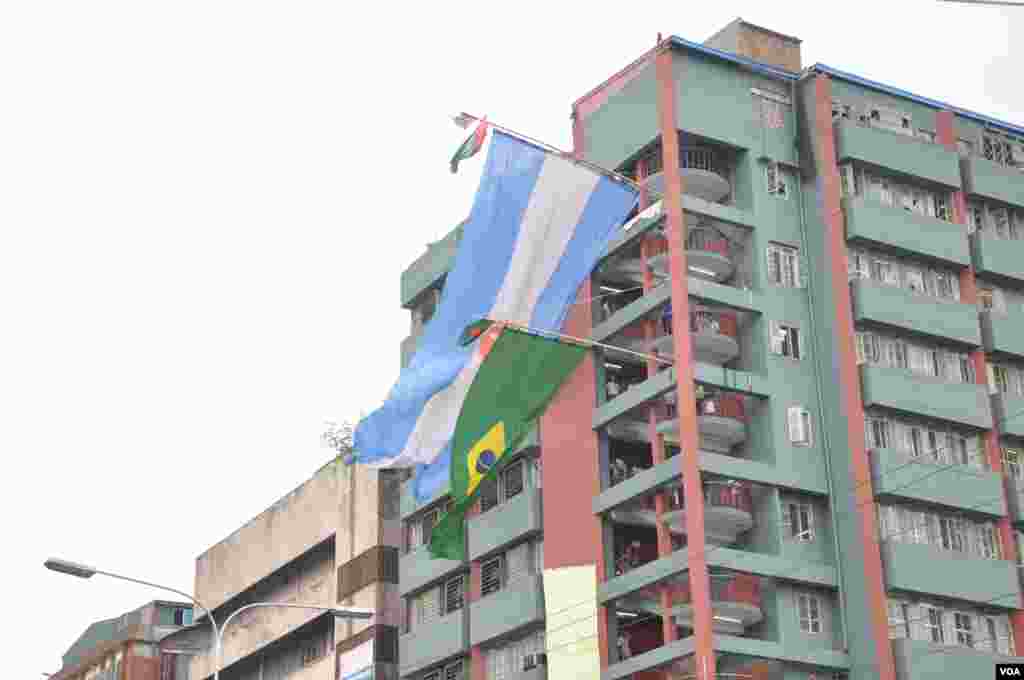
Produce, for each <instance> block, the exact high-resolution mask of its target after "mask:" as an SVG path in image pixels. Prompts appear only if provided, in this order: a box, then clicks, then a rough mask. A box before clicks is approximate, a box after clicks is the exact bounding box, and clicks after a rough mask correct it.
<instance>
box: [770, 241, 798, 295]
mask: <svg viewBox="0 0 1024 680" xmlns="http://www.w3.org/2000/svg"><path fill="white" fill-rule="evenodd" d="M767 254H768V282H769V283H771V284H773V285H776V286H782V287H784V288H801V287H802V285H801V281H800V250H799V248H794V247H792V246H784V245H781V244H777V243H773V244H771V245H770V246H768V250H767Z"/></svg>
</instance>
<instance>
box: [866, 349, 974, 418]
mask: <svg viewBox="0 0 1024 680" xmlns="http://www.w3.org/2000/svg"><path fill="white" fill-rule="evenodd" d="M860 378H861V389H862V396H863V397H864V405H865V406H868V407H870V406H880V407H882V408H890V409H894V410H896V411H901V412H903V413H911V414H919V415H923V416H927V417H929V418H935V419H937V420H946V421H949V422H953V423H961V424H963V425H968V426H970V427H974V428H977V429H983V430H984V429H989V428H991V427H992V413H991V409H990V407H989V403H988V401H989V399H988V393H987V391H986V389H985V387H984V386H982V385H974V384H969V383H948V382H943V381H940V380H938V379H937V378H936V379H929V378H923V377H920V376H915V375H914V374H912V373H911V372H910V371H905V370H901V369H897V368H883V367H880V366H868V365H862V366H861V367H860Z"/></svg>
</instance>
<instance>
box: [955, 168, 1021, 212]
mask: <svg viewBox="0 0 1024 680" xmlns="http://www.w3.org/2000/svg"><path fill="white" fill-rule="evenodd" d="M962 165H963V171H964V189H965V190H966V191H967V192H968V193H969V194H972V195H974V196H983V197H985V198H991V199H994V200H996V201H1000V202H1002V203H1009V204H1010V205H1015V206H1017V207H1018V208H1024V174H1022V173H1021V172H1020V171H1019V170H1014V169H1012V168H1008V167H1006V166H1005V165H999V164H998V163H994V162H992V161H990V160H988V159H987V158H978V157H976V156H972V157H970V158H965V159H964V160H963V162H962Z"/></svg>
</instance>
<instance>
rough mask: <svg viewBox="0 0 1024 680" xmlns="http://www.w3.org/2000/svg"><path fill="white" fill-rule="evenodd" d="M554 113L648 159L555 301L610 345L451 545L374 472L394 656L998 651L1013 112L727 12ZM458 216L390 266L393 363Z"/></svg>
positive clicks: (487, 661)
mask: <svg viewBox="0 0 1024 680" xmlns="http://www.w3.org/2000/svg"><path fill="white" fill-rule="evenodd" d="M572 124H573V140H574V153H575V154H576V155H577V156H578V157H580V158H583V159H586V160H588V161H591V162H594V163H597V164H599V165H602V166H604V167H606V168H610V169H615V170H617V171H618V172H621V173H623V174H626V175H629V176H630V177H633V178H635V179H636V180H637V181H638V182H639V183H640V184H641V186H642V187H643V189H642V194H641V203H640V206H639V208H638V211H637V213H636V215H635V216H634V217H633V218H632V219H631V220H630V221H629V222H628V223H627V224H626V225H625V227H624V229H623V231H622V233H621V235H620V236H619V237H618V238H617V239H616V240H615V242H614V243H613V244H612V245H611V246H610V247H609V249H608V251H607V253H606V255H605V257H604V259H603V260H602V262H601V263H600V264H599V266H598V267H597V268H596V269H595V270H594V272H593V274H592V276H591V278H590V280H589V282H587V283H586V284H585V285H584V286H583V287H582V288H581V290H580V291H579V297H578V300H577V304H576V306H574V307H573V311H572V312H571V314H570V317H569V319H568V320H567V322H566V326H565V332H566V333H568V334H571V335H575V336H582V337H590V338H593V339H594V340H596V341H599V342H601V343H604V344H606V345H609V346H612V349H601V350H595V351H594V352H592V353H591V355H590V356H588V358H587V359H586V360H585V361H584V363H583V365H582V366H581V367H580V368H579V369H578V370H577V372H576V373H575V374H574V376H573V377H572V378H571V379H570V380H569V381H568V382H567V384H566V385H565V387H564V388H563V390H562V391H561V393H560V394H559V396H558V397H557V398H556V400H555V401H554V402H552V404H551V405H550V407H549V408H548V410H547V412H546V413H545V414H544V416H542V417H541V418H540V420H539V422H538V423H537V428H536V431H535V433H534V436H533V437H532V439H531V440H530V441H529V442H528V443H527V444H526V445H524V446H523V447H522V449H521V450H520V451H518V452H517V453H516V455H515V456H514V457H513V458H511V459H509V463H508V465H506V466H505V469H504V471H503V472H502V475H501V478H500V480H499V481H498V483H497V484H495V485H494V486H492V487H490V488H487V489H486V490H484V492H483V493H482V495H481V498H480V501H479V503H478V504H477V507H476V508H475V509H474V511H473V513H472V516H471V518H470V519H469V521H468V523H467V529H466V530H467V545H468V558H467V560H466V561H465V562H450V561H444V560H431V559H430V558H429V556H428V555H427V554H426V551H425V550H424V549H423V545H424V544H425V542H426V541H427V539H428V538H429V534H430V530H431V527H432V526H433V524H434V523H435V522H436V521H437V518H438V516H439V514H440V512H441V511H442V510H443V509H444V507H445V504H446V503H447V498H446V496H444V495H441V496H439V497H438V498H435V499H432V500H431V501H429V502H427V503H423V504H417V503H416V502H414V500H413V496H412V494H411V493H410V489H409V488H407V487H408V485H406V488H404V489H403V493H402V500H401V507H400V516H401V522H402V525H403V537H402V546H401V550H402V554H401V557H400V559H399V575H400V578H399V590H400V594H401V597H402V601H403V614H402V620H401V622H400V624H399V625H400V627H401V634H400V636H399V648H400V654H399V659H400V664H399V674H400V677H402V678H405V679H408V680H460V679H467V680H485V679H486V680H510V679H515V680H536V679H540V678H546V677H550V678H558V679H559V680H561V679H562V678H601V680H620V679H625V678H634V679H637V680H653V679H655V678H658V679H665V680H668V679H676V678H678V679H682V678H696V679H699V680H712V679H713V678H743V679H747V678H753V679H772V680H782V679H785V680H825V679H826V678H827V679H829V680H833V679H838V678H850V679H856V680H866V679H867V678H871V679H880V680H894V679H895V678H899V679H900V680H918V679H924V678H939V677H942V678H946V677H948V678H981V677H991V676H992V674H993V672H994V664H995V663H996V662H999V661H1007V660H1013V659H1016V660H1021V659H1020V657H1019V656H1017V655H1021V656H1024V649H1021V647H1022V646H1024V609H1022V607H1024V604H1022V600H1021V581H1020V574H1021V571H1020V569H1019V564H1020V559H1019V555H1020V552H1019V546H1020V544H1021V540H1024V536H1022V534H1021V532H1020V529H1021V528H1024V502H1022V501H1024V492H1022V491H1021V489H1022V488H1024V483H1021V482H1020V479H1021V477H1022V469H1024V458H1022V456H1024V444H1022V442H1024V340H1022V338H1024V306H1022V302H1024V264H1022V263H1024V172H1022V170H1024V128H1022V127H1020V126H1016V125H1012V124H1009V123H1006V122H1001V121H998V120H994V119H992V118H990V117H988V116H985V115H983V114H980V113H975V112H971V111H967V110H964V109H960V108H956V107H954V106H951V105H947V104H944V103H942V102H939V101H935V100H932V99H928V98H927V97H924V96H920V95H917V94H912V93H911V92H910V91H907V90H903V89H899V88H897V87H893V86H890V85H886V84H883V83H878V82H873V81H870V80H867V79H865V78H862V77H859V76H857V75H854V74H852V73H849V72H845V71H840V70H838V69H835V68H832V67H829V66H825V65H822V64H816V65H813V66H810V67H804V66H803V64H802V63H801V56H800V41H799V40H798V39H796V38H792V37H789V36H786V35H782V34H779V33H775V32H773V31H769V30H767V29H763V28H760V27H757V26H754V25H752V24H749V23H747V22H743V21H742V20H737V21H735V22H733V23H732V24H730V25H729V26H727V27H726V28H725V29H723V30H722V31H721V32H719V33H718V34H716V35H715V36H714V37H712V38H711V39H710V40H708V41H707V42H705V43H703V44H699V43H693V42H690V41H687V40H683V39H681V38H676V37H671V38H669V39H666V40H665V41H663V42H662V43H660V44H659V46H658V47H657V48H655V49H653V50H651V51H650V52H648V53H646V54H644V55H642V56H640V58H638V59H637V60H636V61H635V62H633V63H632V64H629V65H627V66H626V67H625V68H623V69H622V70H621V71H619V72H618V73H616V74H614V75H613V76H612V77H610V78H609V79H608V80H607V81H606V82H604V83H603V84H601V85H600V86H598V87H597V88H595V89H594V90H592V91H591V92H589V93H587V94H586V95H585V96H583V97H582V98H580V99H578V100H577V101H576V102H575V104H574V105H573V116H572ZM459 238H460V230H459V228H458V227H456V228H455V229H454V230H452V231H451V232H450V233H449V234H448V235H447V236H445V237H444V238H443V239H442V240H440V241H438V242H436V243H433V244H430V245H429V246H428V249H427V252H426V253H424V255H423V256H422V257H420V258H419V259H418V260H417V261H416V262H414V263H413V264H412V265H410V267H409V268H408V269H407V270H406V272H405V273H404V274H403V276H402V281H401V303H402V306H403V307H405V308H407V309H409V310H410V312H411V314H412V318H413V327H412V333H411V334H410V336H409V337H408V338H407V339H406V340H405V341H404V342H403V343H402V348H401V349H402V361H403V365H404V364H405V362H407V361H408V359H409V357H410V356H411V354H412V352H414V351H415V345H416V340H417V337H418V334H419V333H420V331H421V329H422V327H423V325H424V324H425V323H427V322H429V319H430V316H431V315H432V313H433V309H434V308H435V306H436V304H437V302H438V300H439V297H440V296H441V295H443V294H444V282H445V272H446V271H447V270H448V269H449V267H450V266H451V264H452V261H453V258H454V254H455V252H456V250H457V248H458V242H459ZM615 348H621V349H625V350H633V351H635V352H641V353H644V354H648V355H654V356H653V357H650V358H644V357H642V356H640V357H638V356H637V354H635V353H631V352H625V351H620V349H615ZM1019 484H1022V485H1021V486H1019Z"/></svg>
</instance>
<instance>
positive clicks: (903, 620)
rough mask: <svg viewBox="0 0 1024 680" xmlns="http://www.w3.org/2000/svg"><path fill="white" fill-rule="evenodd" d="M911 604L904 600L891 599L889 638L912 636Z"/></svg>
mask: <svg viewBox="0 0 1024 680" xmlns="http://www.w3.org/2000/svg"><path fill="white" fill-rule="evenodd" d="M909 606H910V605H909V604H907V603H906V602H904V601H902V600H889V639H890V640H899V639H903V638H909V637H910V617H909V616H907V610H908V608H909Z"/></svg>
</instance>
